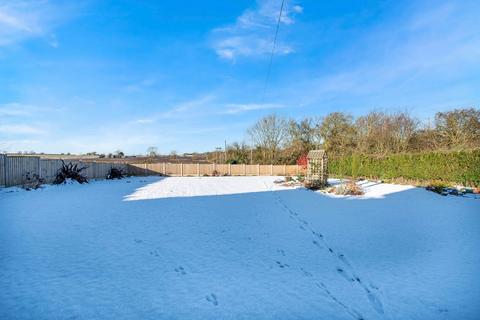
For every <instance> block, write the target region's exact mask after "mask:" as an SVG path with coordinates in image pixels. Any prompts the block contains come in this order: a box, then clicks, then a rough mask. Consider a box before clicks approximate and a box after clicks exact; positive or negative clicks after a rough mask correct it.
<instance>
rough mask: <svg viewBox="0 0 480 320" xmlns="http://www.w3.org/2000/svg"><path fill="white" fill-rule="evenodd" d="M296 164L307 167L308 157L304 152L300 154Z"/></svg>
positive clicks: (303, 167)
mask: <svg viewBox="0 0 480 320" xmlns="http://www.w3.org/2000/svg"><path fill="white" fill-rule="evenodd" d="M297 165H298V166H300V167H301V168H302V169H307V165H308V158H307V155H306V154H304V155H302V156H300V158H298V159H297Z"/></svg>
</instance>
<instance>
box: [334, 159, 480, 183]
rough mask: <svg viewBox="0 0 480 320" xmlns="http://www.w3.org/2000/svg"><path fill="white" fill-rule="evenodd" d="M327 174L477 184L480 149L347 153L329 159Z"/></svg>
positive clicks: (479, 180) (479, 179)
mask: <svg viewBox="0 0 480 320" xmlns="http://www.w3.org/2000/svg"><path fill="white" fill-rule="evenodd" d="M328 169H329V173H330V175H332V176H337V177H342V176H343V177H345V176H347V177H363V178H370V179H372V178H373V179H385V180H389V179H399V178H401V179H405V180H419V181H425V182H428V181H441V182H445V183H459V184H463V185H467V186H479V185H480V150H473V151H459V152H431V153H421V154H395V155H390V156H385V157H374V156H367V155H358V154H356V155H351V156H346V157H340V158H333V159H332V158H331V159H329V168H328Z"/></svg>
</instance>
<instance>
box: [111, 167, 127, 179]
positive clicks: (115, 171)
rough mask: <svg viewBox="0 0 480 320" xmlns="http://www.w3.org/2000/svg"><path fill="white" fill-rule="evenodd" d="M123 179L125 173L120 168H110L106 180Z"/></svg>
mask: <svg viewBox="0 0 480 320" xmlns="http://www.w3.org/2000/svg"><path fill="white" fill-rule="evenodd" d="M123 178H125V173H124V172H123V170H122V169H121V168H115V167H111V168H110V171H109V172H108V174H107V179H110V180H111V179H123Z"/></svg>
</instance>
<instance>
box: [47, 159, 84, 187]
mask: <svg viewBox="0 0 480 320" xmlns="http://www.w3.org/2000/svg"><path fill="white" fill-rule="evenodd" d="M85 169H87V167H86V166H82V167H79V166H78V164H76V163H75V164H74V163H72V162H69V163H68V164H66V163H65V161H63V160H62V166H61V167H60V169H58V171H57V175H56V176H55V180H54V181H53V183H54V184H62V183H65V182H66V181H67V180H68V179H71V180H74V181H77V182H78V183H88V180H87V177H85V176H84V175H82V173H81V172H82V171H84V170H85Z"/></svg>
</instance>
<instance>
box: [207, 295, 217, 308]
mask: <svg viewBox="0 0 480 320" xmlns="http://www.w3.org/2000/svg"><path fill="white" fill-rule="evenodd" d="M205 299H206V300H207V301H208V302H210V303H212V304H213V305H214V306H218V300H217V296H216V295H215V293H210V294H209V295H207V296H205Z"/></svg>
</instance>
